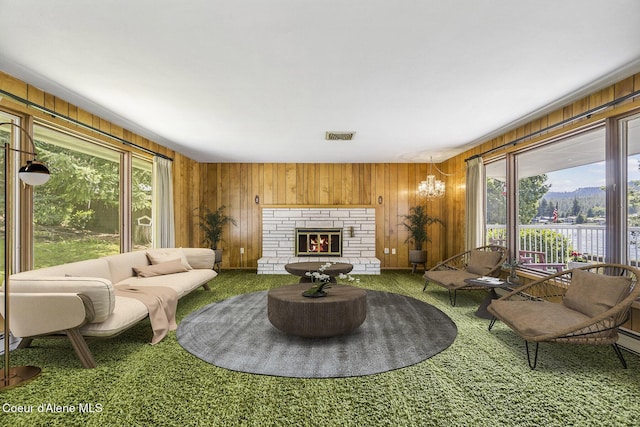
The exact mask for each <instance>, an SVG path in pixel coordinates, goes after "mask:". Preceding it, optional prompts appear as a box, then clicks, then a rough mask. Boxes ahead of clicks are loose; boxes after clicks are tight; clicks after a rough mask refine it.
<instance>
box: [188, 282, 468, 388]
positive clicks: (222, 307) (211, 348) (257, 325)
mask: <svg viewBox="0 0 640 427" xmlns="http://www.w3.org/2000/svg"><path fill="white" fill-rule="evenodd" d="M457 332H458V331H457V328H456V325H455V323H453V321H452V320H451V319H450V318H449V317H448V316H447V315H446V314H444V313H443V312H442V311H440V310H438V309H437V308H435V307H433V306H431V305H429V304H427V303H425V302H422V301H419V300H417V299H415V298H411V297H408V296H405V295H399V294H394V293H390V292H379V291H372V290H367V318H366V320H365V321H364V323H363V324H362V325H361V326H360V327H359V328H358V329H356V330H354V331H353V332H351V333H349V334H347V335H341V336H336V337H330V338H301V337H296V336H292V335H287V334H285V333H284V332H281V331H280V330H279V329H277V328H275V327H274V326H273V325H271V323H270V322H269V319H268V318H267V291H260V292H253V293H249V294H244V295H238V296H235V297H232V298H228V299H226V300H223V301H220V302H216V303H213V304H209V305H207V306H205V307H203V308H201V309H199V310H197V311H195V312H193V313H191V314H189V315H188V316H187V317H186V318H184V319H183V320H182V322H181V323H180V325H179V326H178V330H177V332H176V334H177V339H178V342H179V343H180V345H181V346H182V347H184V348H185V349H186V350H187V351H188V352H190V353H191V354H193V355H195V356H197V357H199V358H200V359H202V360H204V361H206V362H209V363H211V364H213V365H216V366H219V367H222V368H226V369H230V370H233V371H239V372H248V373H252V374H263V375H274V376H280V377H294V378H338V377H354V376H361V375H371V374H377V373H380V372H386V371H390V370H393V369H398V368H403V367H406V366H410V365H413V364H415V363H418V362H421V361H423V360H425V359H428V358H429V357H431V356H433V355H435V354H438V353H439V352H441V351H442V350H444V349H446V348H447V347H449V345H451V343H452V342H453V341H454V340H455V338H456V335H457Z"/></svg>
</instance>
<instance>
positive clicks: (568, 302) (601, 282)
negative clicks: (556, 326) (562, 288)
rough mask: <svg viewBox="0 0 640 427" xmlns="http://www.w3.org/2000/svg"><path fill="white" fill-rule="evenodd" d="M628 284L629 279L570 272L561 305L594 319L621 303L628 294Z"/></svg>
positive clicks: (581, 271)
mask: <svg viewBox="0 0 640 427" xmlns="http://www.w3.org/2000/svg"><path fill="white" fill-rule="evenodd" d="M630 284H631V279H630V278H629V277H618V276H607V275H604V274H598V273H591V272H588V271H584V270H572V272H571V284H570V285H569V289H567V293H566V294H565V296H564V299H563V300H562V303H563V304H564V305H565V306H566V307H568V308H570V309H573V310H577V311H579V312H580V313H582V314H585V315H587V316H589V317H594V316H597V315H599V314H601V313H604V312H605V311H607V310H609V309H610V308H611V307H613V306H614V305H616V304H618V303H619V302H620V301H622V300H623V299H624V298H625V297H626V296H627V295H628V294H629V285H630Z"/></svg>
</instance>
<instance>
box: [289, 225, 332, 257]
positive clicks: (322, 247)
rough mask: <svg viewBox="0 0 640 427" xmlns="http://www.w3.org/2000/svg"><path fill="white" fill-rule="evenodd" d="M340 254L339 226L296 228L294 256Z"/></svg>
mask: <svg viewBox="0 0 640 427" xmlns="http://www.w3.org/2000/svg"><path fill="white" fill-rule="evenodd" d="M317 255H323V256H338V257H339V256H342V229H341V228H296V256H301V257H302V256H317Z"/></svg>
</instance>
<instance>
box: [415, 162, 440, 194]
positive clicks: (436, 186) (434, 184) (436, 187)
mask: <svg viewBox="0 0 640 427" xmlns="http://www.w3.org/2000/svg"><path fill="white" fill-rule="evenodd" d="M432 166H433V162H431V163H430V164H429V174H428V175H427V179H426V180H425V181H422V182H421V183H420V184H419V185H418V194H420V195H421V196H422V197H425V198H426V199H427V200H432V199H438V198H440V197H443V196H444V182H442V181H440V180H439V179H436V176H435V175H433V174H432V173H431V168H432ZM436 169H437V167H436ZM438 170H439V169H438Z"/></svg>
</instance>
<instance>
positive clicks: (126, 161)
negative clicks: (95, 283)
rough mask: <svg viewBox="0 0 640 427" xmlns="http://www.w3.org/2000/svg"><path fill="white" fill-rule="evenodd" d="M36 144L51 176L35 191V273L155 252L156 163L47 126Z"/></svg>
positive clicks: (38, 134)
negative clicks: (153, 190)
mask: <svg viewBox="0 0 640 427" xmlns="http://www.w3.org/2000/svg"><path fill="white" fill-rule="evenodd" d="M34 140H35V143H36V147H37V151H38V160H40V161H42V162H44V163H45V164H46V165H47V166H48V167H49V169H50V171H51V179H50V180H49V181H48V182H47V183H46V184H45V185H42V186H38V187H34V190H33V224H34V230H33V236H34V237H33V253H34V255H33V267H34V268H40V267H45V266H49V265H58V264H62V263H66V262H72V261H80V260H84V259H90V258H96V257H100V256H104V255H109V254H116V253H119V252H120V251H121V250H131V249H132V247H133V248H134V249H144V248H147V247H150V245H151V239H150V236H151V226H152V219H151V187H152V183H151V162H150V161H148V160H146V159H142V158H138V157H133V158H131V157H127V156H131V154H130V153H126V152H124V151H119V150H116V149H113V148H110V147H108V146H106V145H103V144H100V143H98V142H97V141H91V140H88V139H84V138H81V137H79V136H76V135H73V134H70V133H66V132H62V131H60V130H57V129H54V128H51V127H48V126H45V125H39V124H37V125H35V126H34ZM129 165H130V166H129ZM128 169H130V170H128ZM129 177H130V178H129ZM122 230H131V232H130V233H126V234H123V231H122Z"/></svg>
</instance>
